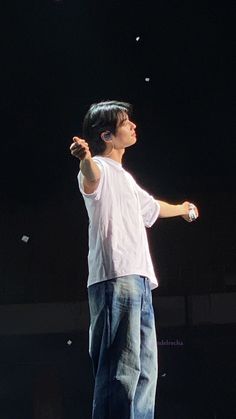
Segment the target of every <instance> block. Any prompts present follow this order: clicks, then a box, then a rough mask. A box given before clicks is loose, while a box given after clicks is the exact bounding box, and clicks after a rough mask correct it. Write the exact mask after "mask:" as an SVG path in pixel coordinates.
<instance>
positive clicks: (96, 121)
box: [83, 100, 132, 156]
mask: <svg viewBox="0 0 236 419" xmlns="http://www.w3.org/2000/svg"><path fill="white" fill-rule="evenodd" d="M131 114H132V105H131V104H130V103H127V102H118V101H116V100H106V101H103V102H99V103H93V104H92V105H91V106H90V108H89V110H88V112H87V113H86V115H85V117H84V122H83V138H84V139H85V140H86V141H87V142H88V144H89V148H90V150H91V153H92V155H93V156H95V155H97V154H102V153H103V152H104V151H105V149H106V144H105V142H104V141H103V140H102V138H101V133H102V132H104V131H110V132H111V133H112V134H115V133H116V129H117V127H118V126H119V124H120V123H122V122H123V121H124V119H126V117H127V115H128V117H130V116H131Z"/></svg>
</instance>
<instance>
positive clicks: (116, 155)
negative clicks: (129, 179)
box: [102, 148, 125, 163]
mask: <svg viewBox="0 0 236 419" xmlns="http://www.w3.org/2000/svg"><path fill="white" fill-rule="evenodd" d="M124 152H125V149H124V148H121V149H118V150H117V149H115V148H113V149H112V151H111V152H109V151H108V152H107V150H106V151H105V152H104V153H103V154H102V156H103V157H108V158H109V159H112V160H114V161H116V162H118V163H122V157H123V155H124Z"/></svg>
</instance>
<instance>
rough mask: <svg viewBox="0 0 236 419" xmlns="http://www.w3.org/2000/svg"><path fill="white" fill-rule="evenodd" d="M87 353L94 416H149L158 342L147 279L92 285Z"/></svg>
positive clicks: (139, 418) (129, 278) (116, 418)
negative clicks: (92, 389)
mask: <svg viewBox="0 0 236 419" xmlns="http://www.w3.org/2000/svg"><path fill="white" fill-rule="evenodd" d="M88 297H89V308H90V320H91V323H90V330H89V353H90V356H91V358H92V363H93V372H94V377H95V386H94V398H93V416H92V418H93V419H153V418H154V408H155V394H156V384H157V342H156V329H155V319H154V312H153V306H152V294H151V290H150V286H149V281H148V279H147V278H145V277H142V276H139V275H129V276H123V277H119V278H115V279H110V280H108V281H103V282H100V283H96V284H94V285H91V286H90V287H89V288H88Z"/></svg>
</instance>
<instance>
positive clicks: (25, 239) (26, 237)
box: [21, 235, 29, 243]
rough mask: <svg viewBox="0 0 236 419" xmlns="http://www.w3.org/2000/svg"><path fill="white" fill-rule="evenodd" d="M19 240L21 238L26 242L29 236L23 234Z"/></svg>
mask: <svg viewBox="0 0 236 419" xmlns="http://www.w3.org/2000/svg"><path fill="white" fill-rule="evenodd" d="M21 240H22V241H23V242H24V243H27V242H28V241H29V236H25V235H23V236H22V237H21Z"/></svg>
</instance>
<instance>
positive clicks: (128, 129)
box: [112, 115, 137, 149]
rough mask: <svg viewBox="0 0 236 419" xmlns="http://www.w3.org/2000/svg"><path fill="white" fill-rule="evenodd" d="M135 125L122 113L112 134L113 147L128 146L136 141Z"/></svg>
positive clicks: (121, 147)
mask: <svg viewBox="0 0 236 419" xmlns="http://www.w3.org/2000/svg"><path fill="white" fill-rule="evenodd" d="M135 129H136V125H135V124H134V123H133V122H132V121H130V120H129V117H128V115H125V117H124V115H123V116H122V118H121V122H119V121H118V124H117V129H116V133H115V135H113V138H112V142H113V144H114V148H115V149H123V148H126V147H130V146H131V145H133V144H135V143H136V141H137V138H136V133H135Z"/></svg>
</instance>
